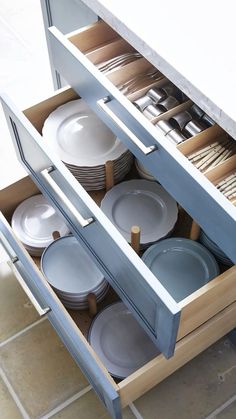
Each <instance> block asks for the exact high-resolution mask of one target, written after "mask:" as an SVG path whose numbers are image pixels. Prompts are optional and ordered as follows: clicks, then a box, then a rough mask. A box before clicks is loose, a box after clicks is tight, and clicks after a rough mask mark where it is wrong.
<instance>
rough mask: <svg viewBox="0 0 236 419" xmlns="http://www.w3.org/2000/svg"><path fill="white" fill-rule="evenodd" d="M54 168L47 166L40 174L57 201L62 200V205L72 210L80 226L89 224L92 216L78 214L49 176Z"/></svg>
mask: <svg viewBox="0 0 236 419" xmlns="http://www.w3.org/2000/svg"><path fill="white" fill-rule="evenodd" d="M54 170H55V169H54V167H49V168H48V169H44V170H42V172H41V175H42V176H43V178H44V179H45V180H46V182H47V183H48V184H49V185H50V186H51V188H52V189H53V190H54V192H55V193H56V195H57V196H58V198H59V201H61V202H63V203H64V205H66V207H67V208H68V209H69V210H70V212H72V214H73V216H74V217H75V218H76V220H77V221H78V223H79V225H80V226H81V227H86V226H88V225H89V224H91V223H93V222H94V218H92V217H91V218H87V219H85V218H83V217H82V215H80V214H79V212H78V211H77V209H76V208H75V207H74V205H73V204H72V203H71V202H70V200H69V199H68V198H67V196H66V195H65V194H64V192H62V190H61V189H60V187H59V186H58V184H57V183H56V182H55V180H54V179H53V178H52V177H51V176H50V173H51V172H53V171H54Z"/></svg>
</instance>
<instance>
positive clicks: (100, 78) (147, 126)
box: [49, 21, 236, 262]
mask: <svg viewBox="0 0 236 419" xmlns="http://www.w3.org/2000/svg"><path fill="white" fill-rule="evenodd" d="M106 28H107V29H106ZM110 30H111V28H109V27H108V25H106V24H105V23H104V22H102V21H99V22H98V23H95V24H93V25H90V26H88V27H85V28H83V29H80V30H79V31H77V32H73V33H72V34H68V35H63V34H61V33H60V32H59V31H58V30H57V29H56V28H55V27H52V28H50V29H49V31H50V34H49V38H50V44H51V52H52V58H53V62H54V66H55V69H56V70H57V71H58V72H59V73H60V74H62V76H63V77H65V79H66V80H67V81H68V83H69V84H70V85H71V86H72V87H73V88H74V89H75V91H76V92H77V93H78V94H80V95H81V97H83V98H84V99H85V100H86V101H87V103H88V104H89V106H91V108H92V109H93V110H94V112H96V113H97V115H98V116H99V117H100V118H101V119H102V120H103V121H104V122H105V123H106V124H107V125H108V126H109V127H110V128H111V129H112V130H113V132H114V133H115V134H116V135H117V136H118V137H119V138H120V139H121V140H122V141H123V142H124V143H125V144H126V145H127V147H128V148H129V149H130V150H131V151H132V153H133V154H134V155H135V156H136V157H137V158H138V159H139V160H140V161H141V162H142V164H143V165H144V166H145V167H147V168H148V170H149V172H150V173H151V174H152V175H153V176H155V177H156V179H158V180H159V181H160V182H161V184H162V185H163V186H164V187H165V189H166V190H167V191H168V192H169V193H170V194H171V195H172V196H173V197H174V198H175V199H176V200H177V201H178V202H179V203H180V204H181V206H182V207H183V208H185V210H186V211H187V212H188V213H189V214H190V215H191V216H192V217H193V219H194V220H195V221H196V222H197V223H198V224H199V225H200V226H201V227H202V228H203V229H204V230H205V231H207V232H208V233H209V235H210V237H211V238H212V239H213V240H214V241H215V242H216V243H217V244H218V245H219V246H220V247H221V248H222V249H223V250H224V252H225V253H226V254H227V255H228V256H229V257H230V258H231V259H232V260H233V261H234V262H236V243H235V240H234V236H235V232H236V223H235V220H236V209H235V206H234V205H232V203H231V202H229V200H227V199H226V198H225V197H224V195H223V194H222V193H220V192H219V190H217V188H216V187H215V186H214V184H212V183H211V182H210V181H209V180H208V179H207V177H206V176H204V175H203V173H201V172H200V171H199V170H198V169H197V168H195V167H194V165H193V164H191V162H190V161H188V159H187V158H186V157H185V155H184V154H183V153H182V152H181V145H180V147H176V146H175V145H174V144H173V143H171V142H169V141H168V140H167V138H166V137H165V135H164V133H163V131H162V130H160V128H158V127H157V126H156V125H155V123H156V122H158V120H159V119H166V118H167V117H168V115H169V116H171V115H172V114H175V113H176V109H175V110H170V111H168V112H170V113H169V114H168V112H167V113H166V115H165V114H164V115H163V116H161V117H160V118H159V117H157V118H153V119H152V120H150V121H149V120H148V119H147V118H146V117H145V116H144V115H143V114H142V113H141V112H140V111H139V110H138V109H137V108H136V107H135V106H134V105H133V104H132V103H131V101H133V100H134V98H135V97H137V96H138V95H141V93H145V91H146V90H147V88H146V87H145V88H142V89H140V91H139V92H136V93H135V94H132V95H130V94H129V95H128V96H125V95H124V94H123V93H122V92H121V91H120V90H119V89H118V88H117V87H116V86H118V87H119V86H120V84H122V83H123V84H124V83H125V82H126V81H127V79H129V77H130V76H131V75H132V76H136V75H138V74H139V72H143V71H150V68H152V66H151V64H150V63H148V61H147V60H146V59H145V58H142V57H140V58H137V59H136V60H135V61H134V62H133V63H129V64H127V65H124V66H123V67H121V68H118V69H112V70H111V71H110V72H108V73H107V74H103V73H102V72H101V71H100V70H99V69H98V68H97V67H96V64H97V62H96V63H95V64H94V63H93V58H92V56H91V55H90V54H95V53H96V54H99V50H100V48H106V47H105V46H104V44H105V43H107V45H108V46H109V44H110V43H112V42H118V40H119V38H115V41H114V38H112V39H110V35H109V33H110V32H109V31H110ZM106 31H108V39H105V38H104V35H103V37H102V38H101V39H102V40H101V41H100V36H101V35H100V33H101V32H102V33H103V34H104V32H106ZM96 32H97V34H98V36H97V38H96V36H94V33H96ZM112 36H113V35H112ZM85 39H86V41H84V40H85ZM120 39H121V38H120ZM120 42H121V41H120ZM101 43H102V44H103V45H102V46H101ZM96 48H97V50H96ZM91 50H92V52H91ZM96 57H97V56H96ZM106 57H107V56H106ZM166 81H167V79H165V78H164V76H163V75H161V74H160V73H159V74H157V80H155V81H154V82H153V83H152V84H151V86H162V85H163V83H165V82H166ZM189 106H190V102H188V101H187V102H185V103H182V104H180V105H179V107H178V109H177V111H181V110H185V109H188V107H189ZM167 114H168V115H167ZM212 128H213V129H214V128H215V127H214V126H213V127H212ZM212 128H208V129H206V130H205V131H203V133H204V135H206V136H207V135H208V134H209V135H210V136H211V133H212V132H214V130H213V131H212ZM216 130H217V129H216ZM199 135H200V134H199ZM199 135H197V136H196V138H195V137H193V138H192V139H191V140H193V141H194V140H195V141H196V142H197V141H198V139H199ZM216 136H217V133H216ZM187 141H189V140H187ZM196 144H197V143H196ZM183 147H184V143H183ZM179 148H180V149H179ZM196 148H197V145H196ZM199 203H201V204H200V205H199ZM209 211H210V214H211V216H210V217H206V214H207V213H209ZM222 226H224V228H222Z"/></svg>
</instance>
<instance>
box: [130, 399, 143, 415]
mask: <svg viewBox="0 0 236 419" xmlns="http://www.w3.org/2000/svg"><path fill="white" fill-rule="evenodd" d="M128 406H129V408H130V410H131V412H132V413H133V414H134V416H135V417H136V419H143V417H142V415H141V413H139V411H138V409H137V407H136V406H135V405H134V403H130V404H129V405H128Z"/></svg>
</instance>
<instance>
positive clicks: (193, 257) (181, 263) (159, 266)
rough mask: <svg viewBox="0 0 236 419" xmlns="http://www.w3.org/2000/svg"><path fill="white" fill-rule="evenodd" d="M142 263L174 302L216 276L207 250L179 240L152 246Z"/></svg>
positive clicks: (213, 259)
mask: <svg viewBox="0 0 236 419" xmlns="http://www.w3.org/2000/svg"><path fill="white" fill-rule="evenodd" d="M142 260H143V261H144V263H145V264H146V265H147V266H148V267H149V269H150V270H151V271H152V273H153V274H154V275H155V276H156V277H157V279H158V280H159V281H160V282H161V284H162V285H163V286H164V287H165V289H166V290H167V291H168V292H169V293H170V295H171V296H172V297H173V298H174V299H175V301H176V302H180V301H182V300H183V299H184V298H186V297H187V296H188V295H190V294H192V293H193V292H195V291H197V290H198V289H199V288H201V287H202V286H203V285H205V284H207V283H208V282H209V281H210V280H211V279H213V278H215V277H216V276H217V275H219V267H218V264H217V262H216V260H215V258H214V256H213V255H212V254H211V253H210V252H209V250H207V249H206V248H205V247H204V246H202V245H201V244H200V243H197V242H195V241H193V240H189V239H185V238H181V237H180V238H176V237H174V238H170V239H166V240H162V241H160V242H159V243H156V244H154V245H153V246H151V247H150V248H149V249H148V250H146V252H145V253H144V254H143V256H142Z"/></svg>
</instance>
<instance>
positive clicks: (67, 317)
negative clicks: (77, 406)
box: [0, 177, 236, 419]
mask: <svg viewBox="0 0 236 419" xmlns="http://www.w3.org/2000/svg"><path fill="white" fill-rule="evenodd" d="M37 193H38V188H37V187H36V186H35V184H34V183H33V182H32V180H31V179H30V178H28V177H27V178H24V179H22V180H20V181H18V182H16V183H15V184H13V185H10V186H9V187H8V188H6V189H3V190H1V191H0V202H1V210H2V213H3V214H4V215H0V242H2V243H3V245H4V247H5V249H6V250H7V252H8V254H9V257H10V259H11V266H12V268H13V270H14V272H15V274H16V277H17V278H18V279H19V281H20V283H21V285H23V287H24V289H25V290H26V291H27V292H28V295H29V292H30V293H31V295H29V296H30V298H31V300H32V303H33V304H34V305H36V308H37V309H38V311H39V313H40V315H41V316H42V315H45V314H46V315H47V317H48V319H49V321H50V322H51V324H52V326H53V327H54V328H55V330H56V332H57V333H58V335H59V336H60V338H61V339H62V341H63V342H64V344H65V346H66V347H67V349H68V350H69V351H70V353H71V355H72V356H73V357H74V359H75V361H76V362H77V364H78V365H79V367H80V368H81V370H82V371H83V372H84V374H85V375H86V377H87V378H88V380H89V381H90V383H91V384H92V386H93V388H94V389H95V390H96V392H97V394H98V396H99V397H100V399H101V401H102V402H103V403H104V405H105V406H106V408H107V409H108V411H109V413H110V415H111V416H112V417H113V418H116V419H119V418H121V417H122V413H121V408H122V407H125V406H127V404H128V403H130V402H131V401H133V400H135V399H137V398H138V397H140V396H141V395H142V394H144V393H145V392H146V391H148V390H149V389H151V388H152V387H153V386H155V385H156V384H158V383H159V382H161V381H162V380H163V379H165V378H166V377H167V376H169V375H170V374H171V373H172V372H174V371H175V370H177V369H178V368H180V367H181V366H182V365H184V364H185V363H187V362H188V361H189V360H191V359H192V358H193V357H195V356H196V355H197V354H199V353H200V352H201V351H203V350H204V349H206V348H207V347H208V346H209V345H211V344H212V343H214V342H215V341H216V340H217V339H219V338H220V337H221V336H223V335H224V334H226V333H227V332H229V331H230V330H231V329H232V328H233V327H234V326H235V325H236V302H235V301H236V286H235V275H236V268H235V267H232V268H231V269H229V270H227V271H225V272H224V273H223V274H221V275H220V276H219V277H217V278H215V279H213V280H212V281H211V282H210V283H209V284H208V285H206V286H204V287H203V288H202V289H200V290H198V291H197V292H196V293H194V294H192V295H191V296H189V297H188V298H187V299H185V300H184V301H182V302H181V303H180V307H181V308H182V314H181V322H180V329H179V333H178V338H177V339H178V342H177V344H176V350H175V354H174V356H173V357H172V358H170V359H168V360H167V359H165V357H164V356H163V355H158V356H157V357H155V358H154V359H152V360H151V361H150V362H148V363H147V364H146V365H144V366H143V367H141V368H140V369H138V370H136V371H135V372H134V373H132V374H131V375H130V376H128V377H127V378H125V379H124V380H122V381H120V382H115V381H114V380H113V378H112V377H111V376H110V375H109V373H108V371H107V370H106V368H105V366H104V365H103V364H102V362H101V361H100V359H99V358H98V356H97V355H96V353H95V352H94V350H93V349H92V348H91V346H90V345H89V343H88V342H87V340H86V335H87V331H88V328H89V326H90V324H91V321H92V319H91V317H90V316H89V312H88V311H87V310H83V311H73V310H68V311H67V310H66V309H65V307H64V306H63V305H62V304H61V302H60V301H59V299H58V297H57V296H56V294H55V292H54V290H53V289H52V288H51V287H50V285H49V284H48V283H47V281H46V280H45V278H44V276H43V275H42V274H41V272H40V271H39V269H38V268H37V265H39V258H34V261H33V260H32V258H31V257H30V256H29V255H28V253H27V252H26V250H25V249H24V248H23V246H22V244H21V243H19V242H18V240H17V239H16V237H15V236H14V233H13V231H12V230H11V228H10V225H9V224H8V221H9V222H10V220H11V217H12V213H13V211H14V209H15V208H16V206H17V205H18V204H19V203H20V202H22V200H24V199H27V198H29V197H30V196H32V195H35V194H37ZM181 218H182V219H181ZM7 220H8V221H7ZM189 221H191V220H189V217H188V216H187V214H185V213H184V212H182V215H181V217H180V219H179V222H178V226H177V231H176V234H181V231H183V230H182V229H183V227H184V230H185V233H188V229H187V230H186V224H189ZM117 299H118V296H117V295H116V293H114V291H112V290H110V292H109V293H108V294H107V296H106V298H105V299H104V300H103V301H102V302H101V303H99V305H98V309H99V310H100V309H102V308H104V307H105V306H106V305H109V304H110V303H111V302H113V301H116V300H117ZM224 307H225V308H224ZM209 317H211V318H210V319H209V320H208V321H206V320H207V319H208V318H209ZM185 335H186V336H185ZM183 336H185V337H183Z"/></svg>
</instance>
